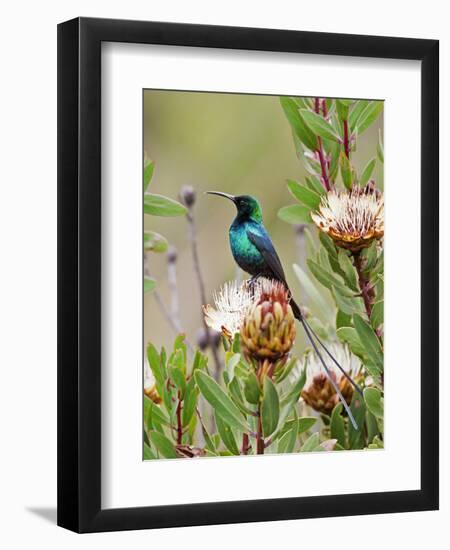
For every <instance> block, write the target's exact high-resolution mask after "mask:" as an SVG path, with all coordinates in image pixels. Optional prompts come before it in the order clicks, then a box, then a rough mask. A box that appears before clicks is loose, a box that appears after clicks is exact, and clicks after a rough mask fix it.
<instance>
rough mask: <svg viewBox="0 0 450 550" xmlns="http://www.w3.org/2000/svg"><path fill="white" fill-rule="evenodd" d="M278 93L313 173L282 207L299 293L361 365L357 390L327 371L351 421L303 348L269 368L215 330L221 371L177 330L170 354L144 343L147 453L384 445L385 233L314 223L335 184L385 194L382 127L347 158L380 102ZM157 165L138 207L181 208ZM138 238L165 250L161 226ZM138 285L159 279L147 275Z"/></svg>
mask: <svg viewBox="0 0 450 550" xmlns="http://www.w3.org/2000/svg"><path fill="white" fill-rule="evenodd" d="M280 102H281V107H282V109H283V111H284V113H285V115H286V118H287V121H288V122H289V124H290V127H291V130H292V135H293V142H294V145H295V148H296V152H297V155H298V157H299V159H300V160H301V162H302V163H303V165H304V167H305V168H306V170H307V173H308V175H307V176H306V177H305V178H304V180H303V181H301V182H300V181H294V180H288V181H287V188H288V190H289V192H290V194H291V195H292V197H293V199H294V201H295V202H294V203H293V204H289V205H286V206H284V207H283V208H281V209H280V211H279V213H278V215H279V218H280V219H281V220H283V221H284V222H287V223H289V224H295V225H297V224H301V225H302V226H305V225H307V228H306V229H305V230H304V233H303V234H304V238H305V239H306V240H307V243H306V245H307V246H306V250H307V258H306V262H305V266H304V267H302V266H299V265H294V267H293V269H294V273H295V275H296V276H297V278H298V281H299V283H300V285H301V288H302V290H303V292H304V296H306V297H307V298H309V300H310V301H311V302H312V303H314V304H315V305H316V306H317V307H318V309H319V311H320V312H321V318H322V319H321V320H319V319H318V318H315V317H313V316H311V315H310V314H309V313H307V314H306V316H307V317H308V322H309V324H310V325H311V326H312V327H313V329H314V331H315V332H316V333H317V334H318V335H319V336H320V338H321V339H323V340H324V343H325V345H326V346H334V348H333V349H335V348H337V349H341V350H343V351H345V353H346V354H348V358H349V362H350V363H351V364H352V365H353V366H354V365H357V367H356V368H354V370H353V371H352V372H349V373H348V374H349V375H351V376H352V377H353V378H354V379H355V381H356V383H357V385H358V389H359V390H360V391H356V390H354V389H353V387H352V386H351V385H350V383H348V381H347V380H346V378H345V376H343V375H342V374H341V373H340V372H339V371H338V370H336V369H334V370H333V373H334V375H335V376H336V379H337V381H338V383H339V387H340V389H341V391H342V393H343V394H344V395H345V399H346V401H347V404H348V405H349V407H350V409H351V412H352V414H353V416H354V418H355V420H356V422H357V428H354V427H353V426H352V424H351V423H350V422H349V419H348V416H347V414H346V412H345V410H344V407H343V405H342V403H341V402H339V399H337V395H336V393H335V390H334V389H333V387H332V386H331V385H330V384H328V385H327V382H326V378H325V379H323V378H320V376H317V372H316V371H314V368H313V366H314V363H315V362H316V363H317V357H315V354H314V353H312V351H311V350H310V349H309V348H307V349H305V350H304V354H303V356H301V357H299V358H297V357H292V356H289V357H288V356H286V357H284V358H283V359H282V360H279V361H275V360H274V361H273V363H271V364H270V365H269V366H267V364H265V363H264V362H263V361H262V360H256V359H255V357H250V356H249V354H248V350H247V351H246V349H245V347H244V344H245V342H244V343H242V344H241V339H240V338H239V333H238V334H236V335H234V336H233V337H232V338H230V339H227V338H225V337H222V344H223V347H219V348H217V349H216V350H215V352H214V353H215V355H214V357H215V359H216V360H217V357H219V356H220V359H221V362H222V363H223V368H222V369H221V370H220V371H218V370H217V368H212V367H211V366H210V365H209V363H208V356H207V355H206V353H205V352H204V351H200V350H199V349H196V350H192V351H191V353H189V347H188V346H187V344H186V341H185V339H184V336H183V335H178V336H177V337H176V339H175V341H174V345H173V349H172V351H171V352H170V354H167V353H166V351H165V350H164V349H161V350H159V351H158V350H157V349H156V348H155V347H154V345H153V344H149V345H148V347H147V360H148V364H149V367H150V369H151V372H152V375H153V377H154V393H151V394H150V393H147V394H146V395H145V396H144V450H143V453H144V458H145V459H157V458H186V457H198V456H231V455H253V454H262V453H297V452H322V451H331V450H336V451H342V450H349V449H380V448H383V432H384V380H383V370H384V362H383V359H384V339H383V320H384V318H383V305H384V288H383V281H384V257H383V245H382V236H380V235H379V234H376V235H375V236H374V235H369V236H368V235H366V234H364V235H362V236H361V239H360V240H359V241H356V242H357V246H355V245H353V244H352V246H348V245H347V244H346V242H347V241H346V240H345V237H346V236H345V235H343V236H342V235H339V236H338V238H337V237H336V236H335V235H334V234H332V233H327V231H325V230H324V228H322V227H321V226H320V224H318V223H317V221H316V220H317V214H318V212H320V209H321V207H322V206H323V205H324V204H325V203H324V201H326V200H327V198H328V197H329V195H330V194H332V193H343V194H348V196H350V198H352V197H356V198H357V197H358V196H359V194H363V193H365V194H366V195H370V196H372V194H373V196H374V197H375V196H376V197H379V196H381V194H382V182H379V183H378V184H377V182H376V181H375V179H374V173H375V168H376V166H377V165H378V164H380V163H381V164H382V163H383V159H384V152H383V144H382V139H381V134H380V136H378V140H377V143H375V146H374V150H373V153H371V158H370V160H369V161H368V162H366V163H365V164H364V165H362V166H359V165H357V163H355V162H354V161H353V152H354V151H355V149H356V147H357V141H358V139H359V138H360V136H361V135H362V134H364V132H366V130H367V129H368V128H369V127H370V126H371V125H372V124H373V123H374V122H375V121H376V120H377V118H378V117H379V116H380V113H381V112H382V109H383V104H382V102H378V101H366V100H342V99H341V100H331V99H323V98H296V97H282V98H281V99H280ZM153 168H154V167H153V163H147V164H146V165H145V166H144V193H145V199H144V208H145V212H146V213H147V214H151V215H181V214H184V213H186V209H185V207H184V206H183V205H181V204H179V203H176V202H175V201H172V200H171V199H167V198H165V197H161V196H159V195H154V194H149V193H148V187H149V182H150V179H151V177H152V174H153ZM356 229H358V228H356ZM144 239H145V240H144V243H145V246H147V248H146V250H152V251H154V252H164V251H165V250H166V249H167V241H166V240H165V239H164V238H163V237H162V236H161V235H158V234H157V233H148V234H147V235H146V236H145V237H144ZM361 243H362V244H361ZM145 284H146V285H147V286H148V287H149V288H152V287H154V281H151V280H146V282H145ZM327 294H328V297H327ZM252 330H253V329H252ZM244 335H245V334H244ZM250 335H251V336H252V335H253V333H251V334H250ZM208 341H209V342H211V340H208ZM346 357H347V356H346ZM219 363H220V362H219ZM215 367H216V366H215ZM319 367H320V365H319ZM320 368H321V367H320ZM322 374H323V372H322ZM324 380H325V382H324ZM344 390H345V391H344ZM333 392H334V393H333ZM155 394H156V395H157V396H159V398H158V399H155V398H153V400H152V398H151V397H149V395H153V396H154V395H155Z"/></svg>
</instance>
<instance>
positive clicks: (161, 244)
mask: <svg viewBox="0 0 450 550" xmlns="http://www.w3.org/2000/svg"><path fill="white" fill-rule="evenodd" d="M168 246H169V243H168V242H167V239H165V238H164V237H163V236H162V235H160V234H159V233H156V232H155V231H146V232H145V233H144V250H145V251H151V252H166V251H167V248H168Z"/></svg>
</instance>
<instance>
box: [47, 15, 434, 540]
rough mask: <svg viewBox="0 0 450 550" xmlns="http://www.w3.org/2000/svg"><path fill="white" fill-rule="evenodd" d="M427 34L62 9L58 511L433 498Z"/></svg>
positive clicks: (280, 512) (357, 510) (308, 513)
mask: <svg viewBox="0 0 450 550" xmlns="http://www.w3.org/2000/svg"><path fill="white" fill-rule="evenodd" d="M438 90H439V85H438V42H437V41H435V40H418V39H409V38H387V37H374V36H356V35H339V34H327V33H311V32H300V31H280V30H268V29H251V28H238V27H218V26H215V27H214V26H203V25H185V24H172V23H156V22H142V21H120V20H102V19H87V18H78V19H74V20H72V21H68V22H65V23H62V24H61V25H59V27H58V209H59V220H58V254H59V264H58V280H59V283H58V331H59V334H58V346H59V347H58V524H59V525H60V526H62V527H65V528H68V529H71V530H73V531H77V532H95V531H112V530H125V529H150V528H161V527H175V526H188V525H206V524H215V523H216V524H218V523H233V522H255V521H273V520H282V519H295V518H299V519H300V518H311V517H327V516H339V515H356V514H375V513H388V512H405V511H418V510H434V509H437V508H438V472H439V462H438V456H439V449H438V433H439V424H438V422H439V418H438V150H439V147H438V136H439V130H438V127H439V115H438Z"/></svg>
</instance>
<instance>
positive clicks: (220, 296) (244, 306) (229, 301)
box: [203, 281, 259, 338]
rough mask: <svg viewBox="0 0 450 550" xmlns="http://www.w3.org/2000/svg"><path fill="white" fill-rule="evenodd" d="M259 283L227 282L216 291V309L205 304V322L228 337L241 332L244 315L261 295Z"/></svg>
mask: <svg viewBox="0 0 450 550" xmlns="http://www.w3.org/2000/svg"><path fill="white" fill-rule="evenodd" d="M258 293H259V285H258V284H255V285H254V286H253V287H252V286H251V285H250V284H249V282H248V281H244V282H242V283H238V282H237V281H230V282H228V283H225V284H224V285H223V286H222V288H221V289H220V290H219V292H215V293H214V296H213V298H214V304H215V306H216V308H215V309H214V308H213V307H212V306H211V305H209V304H208V305H206V306H203V312H204V314H205V323H206V324H207V325H208V327H209V328H211V329H213V330H215V331H216V332H222V334H223V335H224V336H226V337H227V338H233V336H234V335H235V334H236V333H238V332H239V330H240V328H241V325H242V322H243V320H244V317H245V316H246V315H247V312H248V311H249V309H250V307H251V306H252V304H253V302H254V301H255V299H257V297H258V296H259V294H258Z"/></svg>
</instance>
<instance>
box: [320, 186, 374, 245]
mask: <svg viewBox="0 0 450 550" xmlns="http://www.w3.org/2000/svg"><path fill="white" fill-rule="evenodd" d="M311 218H312V220H313V222H314V223H315V224H316V225H317V227H318V228H319V229H320V230H321V231H323V232H324V233H327V234H328V235H329V236H330V237H331V238H332V239H333V241H334V242H335V243H336V245H337V246H340V247H341V248H347V249H349V250H351V251H352V252H359V251H360V250H361V249H363V248H366V247H368V246H369V245H370V243H371V242H372V241H373V240H374V239H381V237H383V235H384V198H383V193H381V192H380V191H379V190H375V189H374V188H373V186H372V185H370V184H368V185H367V186H366V187H364V188H363V189H361V188H360V187H357V186H354V187H353V188H352V190H351V191H336V190H332V191H330V192H328V193H327V194H326V195H324V196H323V197H322V200H321V203H320V206H319V210H318V212H313V213H311Z"/></svg>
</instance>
